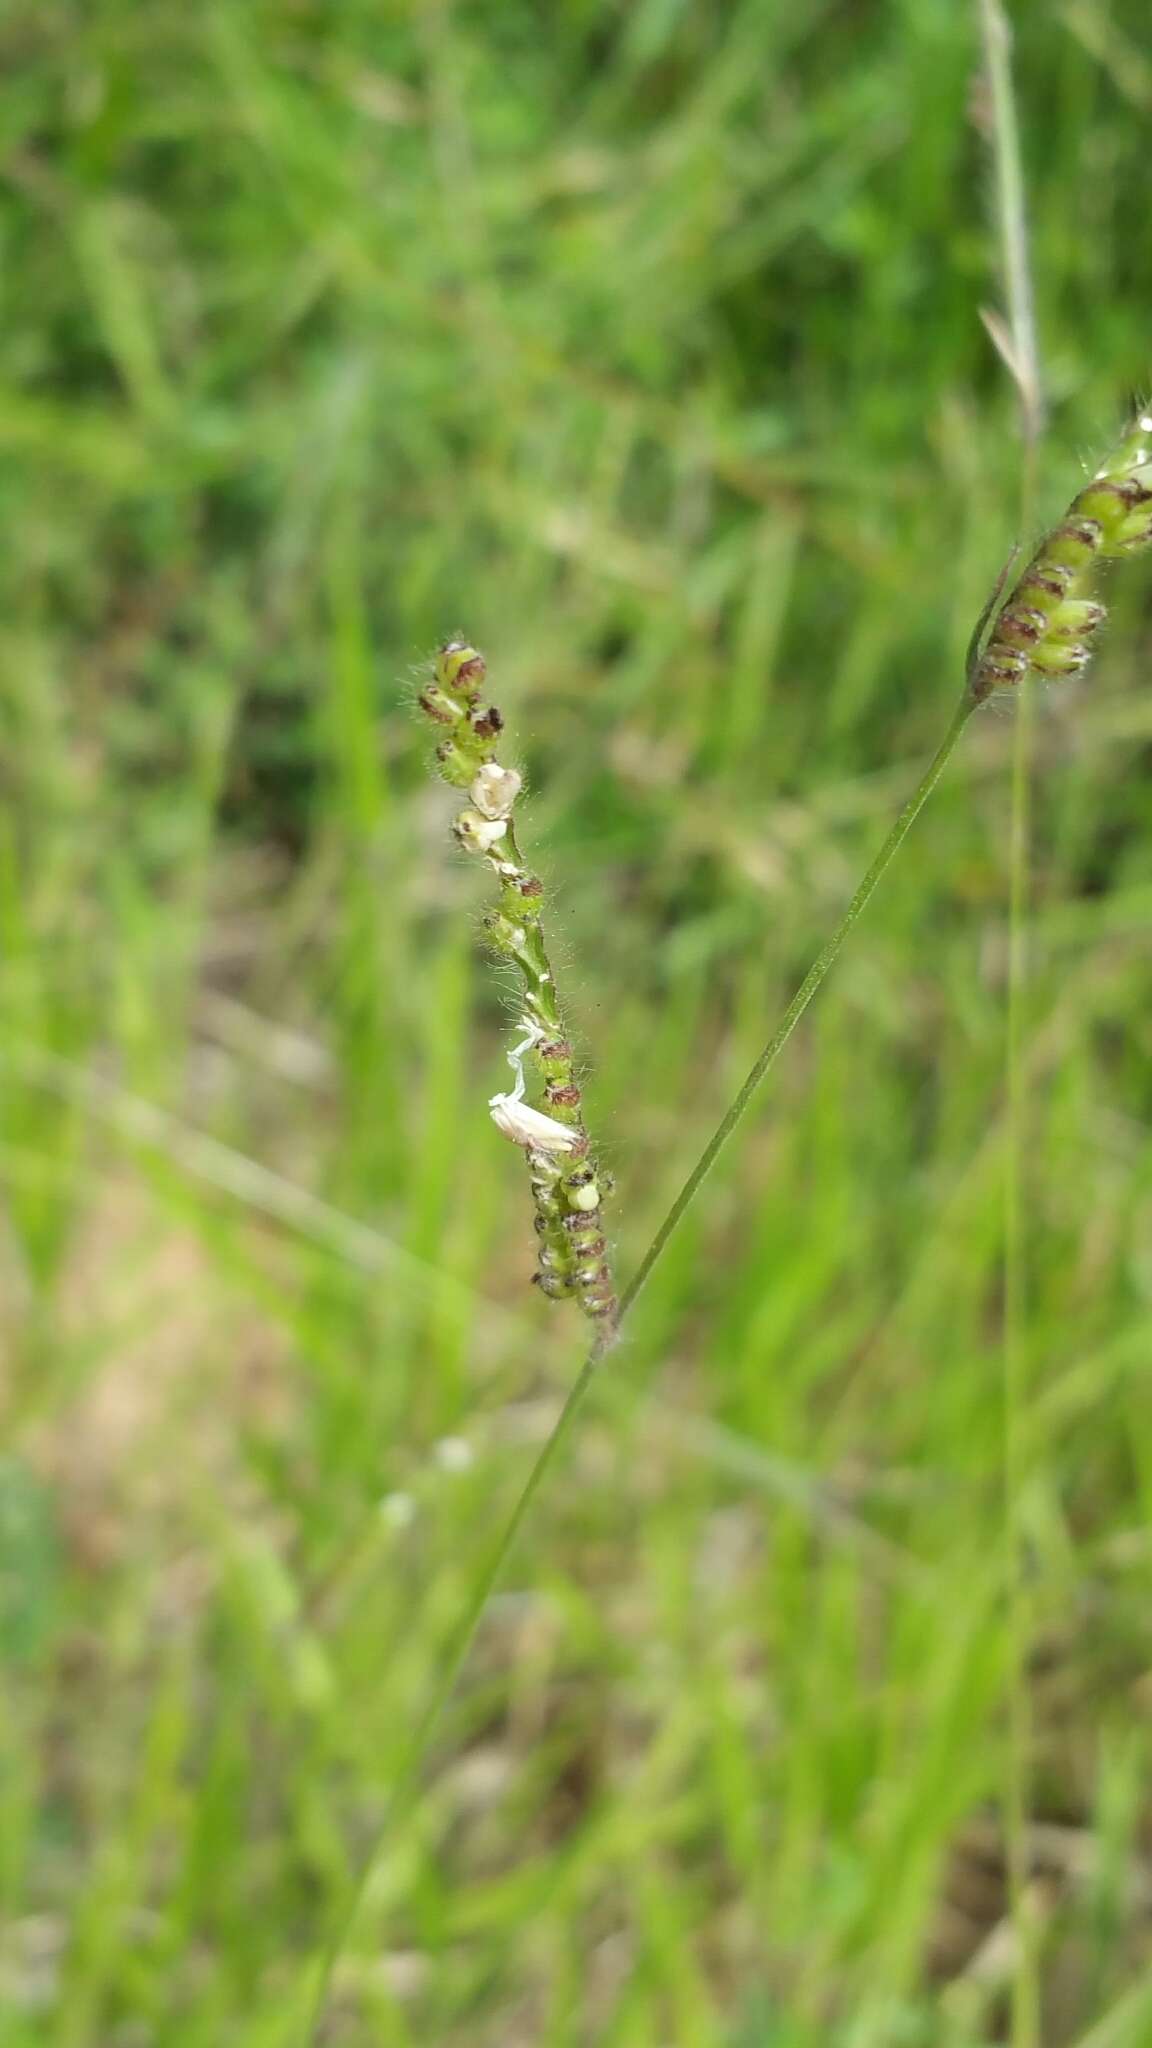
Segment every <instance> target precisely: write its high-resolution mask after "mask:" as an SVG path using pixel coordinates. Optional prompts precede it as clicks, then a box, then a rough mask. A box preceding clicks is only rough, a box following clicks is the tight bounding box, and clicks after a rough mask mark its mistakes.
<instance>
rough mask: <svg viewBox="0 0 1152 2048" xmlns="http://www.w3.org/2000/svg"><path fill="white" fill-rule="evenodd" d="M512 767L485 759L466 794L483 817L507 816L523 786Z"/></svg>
mask: <svg viewBox="0 0 1152 2048" xmlns="http://www.w3.org/2000/svg"><path fill="white" fill-rule="evenodd" d="M523 786H524V785H523V781H522V779H521V777H520V776H519V775H517V773H516V770H515V769H514V768H501V766H500V763H499V762H498V761H485V763H484V766H483V767H482V768H481V769H479V770H478V772H477V775H476V779H475V781H474V782H473V784H472V787H471V789H470V790H469V792H468V794H469V796H470V797H471V798H472V801H473V803H474V804H475V806H476V809H477V810H478V811H479V812H480V813H481V814H482V816H483V817H485V818H507V817H508V816H509V815H510V813H511V810H512V806H513V804H514V803H515V801H516V799H517V797H518V796H519V794H520V791H521V789H522V788H523Z"/></svg>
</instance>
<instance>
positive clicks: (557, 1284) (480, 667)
mask: <svg viewBox="0 0 1152 2048" xmlns="http://www.w3.org/2000/svg"><path fill="white" fill-rule="evenodd" d="M485 675H486V664H485V661H484V657H483V655H482V654H480V653H479V651H478V650H477V649H476V648H475V647H470V646H468V645H467V643H466V642H464V641H460V640H450V641H448V642H447V644H446V645H445V646H444V647H442V648H441V649H440V652H439V654H438V655H437V657H436V664H435V672H434V677H433V680H432V682H431V683H430V684H429V685H428V687H427V688H426V689H424V690H422V691H421V693H420V697H419V704H420V709H421V710H422V711H423V712H424V713H425V715H426V716H427V717H428V718H430V719H432V720H433V721H434V723H435V724H437V725H438V726H440V727H441V728H442V729H443V737H442V738H441V740H440V742H439V744H438V746H437V748H436V765H437V768H438V770H439V772H440V774H441V775H442V776H443V777H444V780H445V781H446V782H450V783H452V784H453V786H454V787H455V788H457V789H463V790H466V791H467V792H468V797H469V803H468V807H467V808H466V809H464V810H463V811H461V812H460V813H459V814H458V816H457V817H456V819H455V821H454V823H453V827H452V829H453V832H454V833H455V836H456V839H457V842H458V843H459V845H460V846H462V847H464V848H465V849H466V850H467V851H468V852H469V853H474V854H477V855H478V856H479V857H480V858H481V859H483V860H486V861H487V862H488V864H489V866H490V867H491V869H492V871H493V873H494V874H495V876H496V878H497V881H498V882H499V884H500V903H499V908H498V909H497V910H495V911H494V912H492V914H491V915H490V916H488V917H486V918H485V921H484V929H485V933H486V935H487V938H488V942H489V945H490V946H491V948H492V950H493V952H494V953H495V954H496V955H497V957H498V958H500V959H502V960H506V961H509V962H511V963H512V965H513V966H515V968H516V969H517V970H518V972H519V974H520V977H521V980H522V982H523V985H524V987H523V1002H524V1014H523V1016H522V1017H521V1019H520V1021H519V1024H518V1026H517V1029H518V1031H519V1032H521V1033H522V1035H521V1036H520V1037H519V1039H518V1042H517V1044H516V1046H515V1047H514V1048H513V1050H512V1051H511V1053H510V1054H509V1056H508V1057H509V1062H510V1064H511V1066H512V1069H513V1073H514V1074H515V1077H516V1078H515V1085H514V1087H513V1088H512V1090H511V1091H509V1092H504V1093H501V1094H498V1095H494V1096H493V1097H492V1098H491V1100H490V1102H489V1105H488V1106H489V1109H490V1111H491V1115H492V1121H493V1123H494V1124H495V1125H496V1128H497V1130H499V1131H500V1132H502V1133H503V1135H504V1136H505V1137H506V1138H510V1139H511V1140H512V1142H513V1144H516V1145H519V1146H520V1147H521V1148H522V1149H523V1152H524V1156H525V1158H526V1160H527V1162H528V1170H529V1175H530V1180H531V1187H532V1197H533V1201H534V1203H535V1209H536V1234H537V1237H538V1239H539V1247H538V1251H537V1268H536V1273H535V1276H534V1277H535V1281H536V1285H537V1286H538V1287H539V1288H540V1290H541V1292H542V1293H543V1294H545V1295H547V1296H548V1298H549V1299H550V1300H553V1301H562V1300H566V1299H568V1298H574V1299H575V1300H576V1301H578V1302H579V1304H580V1307H581V1308H582V1309H583V1310H584V1313H585V1315H587V1316H589V1317H590V1318H591V1319H592V1321H593V1322H594V1323H595V1324H596V1327H597V1333H598V1334H597V1343H598V1345H599V1346H600V1347H603V1345H604V1344H606V1343H607V1342H608V1340H609V1339H610V1338H611V1336H612V1334H613V1332H614V1330H615V1327H616V1319H617V1311H618V1304H617V1299H616V1292H615V1288H614V1286H613V1283H612V1272H611V1268H610V1266H609V1263H608V1243H607V1239H606V1238H605V1236H604V1219H603V1210H602V1203H603V1186H602V1182H603V1176H602V1175H600V1174H598V1172H597V1169H596V1165H595V1162H594V1160H593V1157H592V1151H591V1144H590V1141H589V1137H588V1132H587V1129H586V1127H585V1123H584V1113H583V1097H582V1091H581V1088H580V1083H579V1081H578V1080H577V1078H576V1068H575V1062H574V1059H573V1054H572V1046H571V1043H570V1041H569V1039H568V1037H567V1034H566V1031H565V1026H564V1018H563V1015H562V1013H561V1009H560V997H559V992H558V990H557V987H556V977H555V975H554V974H553V972H552V966H551V962H550V960H549V957H548V953H547V950H546V947H545V943H544V928H543V924H542V920H541V909H542V903H543V896H544V884H543V882H542V881H541V880H540V877H539V876H538V875H534V874H531V873H530V872H529V870H528V869H527V867H526V866H525V864H524V860H523V857H522V855H521V853H520V848H519V846H518V844H517V841H516V829H515V825H514V822H513V812H514V809H515V806H516V801H517V798H518V797H519V795H520V792H521V788H522V781H521V777H520V775H519V774H518V772H517V771H516V769H514V768H506V767H502V766H501V764H500V763H499V761H498V760H497V758H496V742H497V739H498V736H499V734H500V733H501V731H502V730H503V723H504V721H503V718H502V716H501V714H500V712H499V710H498V709H497V708H496V706H495V705H494V704H481V702H480V692H481V689H482V687H483V684H484V679H485ZM525 1056H529V1057H531V1058H532V1059H533V1060H534V1061H535V1063H536V1065H537V1067H538V1069H539V1072H540V1075H541V1078H542V1081H543V1101H544V1107H543V1108H542V1109H541V1108H537V1107H535V1106H534V1105H533V1104H532V1103H530V1102H529V1101H528V1100H527V1099H526V1084H525V1079H524V1059H525Z"/></svg>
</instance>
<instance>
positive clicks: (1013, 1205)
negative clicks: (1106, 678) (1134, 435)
mask: <svg viewBox="0 0 1152 2048" xmlns="http://www.w3.org/2000/svg"><path fill="white" fill-rule="evenodd" d="M980 28H981V40H982V43H983V47H984V59H985V64H986V67H987V73H988V83H989V90H990V95H991V104H992V134H991V142H992V159H993V168H994V175H995V184H996V208H995V213H996V226H997V232H998V236H999V241H1000V250H1001V262H1002V267H1003V272H1004V288H1005V293H1006V296H1007V301H1008V320H1009V328H1010V333H1011V343H1012V351H1011V364H1010V367H1011V369H1012V372H1013V375H1014V377H1015V381H1016V388H1017V393H1018V397H1019V402H1020V431H1021V439H1022V442H1023V462H1022V467H1021V484H1020V521H1021V527H1022V529H1023V530H1024V531H1025V532H1026V531H1027V529H1028V527H1029V526H1030V524H1031V521H1032V517H1033V509H1034V505H1035V497H1036V455H1037V447H1038V443H1039V437H1040V431H1041V427H1042V424H1043V410H1044V407H1043V386H1042V382H1041V375H1040V352H1039V347H1038V344H1037V339H1036V321H1035V313H1034V310H1033V308H1034V299H1033V291H1032V270H1031V263H1030V259H1029V244H1028V207H1027V192H1026V188H1025V183H1024V171H1023V166H1022V162H1021V156H1020V132H1019V124H1018V122H1017V119H1016V93H1015V86H1014V82H1013V77H1012V34H1011V27H1010V24H1009V21H1008V17H1007V14H1006V13H1005V11H1004V8H1003V6H1002V5H1001V0H980ZM1032 728H1033V692H1032V687H1031V685H1030V683H1029V681H1028V680H1027V679H1024V680H1022V681H1021V684H1020V687H1019V690H1018V691H1017V699H1016V731H1015V736H1014V743H1013V749H1012V822H1011V834H1010V852H1009V865H1010V905H1009V965H1008V1006H1007V1007H1008V1014H1007V1022H1006V1045H1005V1060H1006V1067H1007V1094H1008V1115H1007V1146H1006V1152H1005V1161H1004V1169H1005V1170H1004V1322H1003V1351H1002V1411H1001V1412H1002V1430H1003V1441H1002V1453H1001V1457H1002V1473H1003V1487H1004V1512H1003V1539H1004V1572H1005V1627H1006V1630H1007V1660H1008V1675H1007V1714H1008V1727H1007V1746H1008V1748H1007V1758H1006V1770H1005V1787H1004V1832H1005V1840H1006V1849H1007V1865H1008V1892H1009V1907H1010V1911H1011V1916H1012V1926H1013V1931H1014V1934H1015V1942H1016V1956H1015V1966H1014V1969H1013V1974H1012V2036H1011V2038H1012V2048H1037V2044H1038V2042H1039V2038H1040V1995H1039V1968H1038V1962H1039V1959H1038V1955H1037V1949H1036V1939H1035V1925H1034V1915H1033V1912H1032V1902H1031V1894H1030V1889H1029V1852H1028V1815H1029V1796H1028V1778H1029V1758H1030V1754H1031V1706H1030V1701H1029V1696H1028V1662H1029V1642H1030V1632H1031V1615H1030V1612H1029V1599H1028V1589H1027V1584H1026V1580H1025V1573H1024V1559H1023V1540H1022V1539H1023V1529H1022V1514H1023V1497H1024V1489H1025V1484H1026V1473H1025V1470H1024V1426H1025V1408H1026V1403H1027V1380H1028V1358H1027V1348H1028V1293H1027V1256H1028V1249H1027V1236H1026V1227H1027V1226H1026V1217H1027V1190H1026V1187H1025V1170H1026V1166H1025V1163H1026V1159H1027V1116H1028V1102H1027V1078H1026V1072H1025V1060H1024V1049H1025V1040H1026V1036H1027V989H1028V906H1029V895H1030V880H1031V875H1030V869H1031V794H1032V790H1031V784H1032V753H1033V730H1032Z"/></svg>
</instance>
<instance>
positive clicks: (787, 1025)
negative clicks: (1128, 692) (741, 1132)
mask: <svg viewBox="0 0 1152 2048" xmlns="http://www.w3.org/2000/svg"><path fill="white" fill-rule="evenodd" d="M975 708H976V707H975V701H974V699H973V697H972V696H971V694H970V692H969V691H968V690H967V689H966V690H965V692H964V695H963V697H962V698H961V700H960V704H959V706H958V708H957V711H956V715H955V717H954V718H953V720H952V723H951V725H950V726H949V728H948V731H947V732H946V733H945V735H944V738H943V740H942V741H941V743H940V746H939V747H938V748H937V750H936V753H935V754H934V755H933V757H932V760H931V761H930V762H929V764H928V767H927V768H926V769H925V771H924V774H923V776H922V777H921V779H920V781H919V782H918V784H917V785H916V788H915V789H914V790H913V792H912V795H911V796H910V797H909V798H908V801H907V803H906V804H905V805H904V807H903V809H902V810H901V812H900V814H899V816H898V817H897V818H896V820H895V822H894V824H893V826H892V829H891V831H890V832H889V834H888V837H887V838H886V839H885V841H884V844H883V846H882V847H881V848H880V851H879V853H878V854H877V855H876V858H875V860H874V861H873V862H872V865H871V867H870V868H869V869H868V872H867V873H866V875H865V876H864V879H863V880H862V882H861V883H860V886H859V888H858V889H857V891H856V894H855V895H854V896H853V898H852V901H851V903H850V904H849V905H848V908H847V910H846V911H845V913H844V916H843V917H842V919H841V921H840V923H839V924H838V925H837V927H836V930H835V931H834V932H833V934H832V936H831V938H830V939H829V940H828V942H827V944H826V945H825V946H824V947H823V948H822V949H821V951H820V953H819V954H818V955H817V957H816V959H815V960H814V961H813V962H812V965H811V967H810V968H809V969H808V972H807V974H806V975H805V976H804V979H803V981H802V982H801V984H800V986H799V988H798V989H797V991H796V993H795V995H794V996H793V998H792V1001H791V1002H790V1003H789V1005H788V1008H787V1009H786V1010H785V1012H784V1015H783V1017H782V1018H781V1019H780V1022H779V1024H778V1025H777V1027H776V1030H775V1031H774V1032H773V1034H772V1036H771V1038H770V1039H769V1040H768V1043H767V1045H766V1046H765V1047H764V1050H763V1052H762V1053H761V1054H760V1056H759V1058H758V1059H757V1061H756V1063H755V1065H754V1066H753V1067H752V1068H751V1070H750V1072H749V1073H748V1076H747V1078H746V1079H745V1081H744V1083H743V1085H742V1086H741V1088H740V1089H739V1091H738V1093H737V1094H736V1096H735V1099H734V1100H733V1102H732V1104H731V1107H730V1108H729V1109H727V1110H726V1111H725V1113H724V1115H723V1116H722V1117H721V1119H720V1122H719V1124H718V1125H717V1126H716V1129H715V1131H714V1132H713V1134H712V1136H711V1137H710V1138H709V1140H708V1143H707V1144H706V1145H705V1147H704V1150H703V1152H702V1153H701V1154H700V1157H699V1159H698V1160H697V1161H696V1164H695V1166H694V1167H693V1168H692V1171H691V1173H690V1174H689V1175H688V1178H687V1180H686V1181H685V1182H684V1185H683V1187H682V1188H681V1190H680V1192H679V1194H678V1195H677V1197H676V1199H675V1201H674V1202H673V1204H672V1207H671V1208H670V1209H669V1211H668V1214H667V1215H666V1216H665V1218H664V1221H663V1222H662V1223H661V1225H660V1227H659V1229H658V1230H657V1232H656V1235H655V1237H654V1238H653V1239H652V1242H651V1244H650V1245H649V1247H648V1249H647V1251H646V1252H645V1254H644V1256H643V1258H642V1259H641V1261H640V1264H639V1266H638V1267H637V1268H636V1271H635V1273H634V1274H633V1276H632V1279H631V1280H630V1281H629V1283H628V1286H627V1287H626V1288H625V1289H624V1292H623V1294H622V1295H621V1297H620V1313H621V1315H624V1314H626V1313H627V1311H628V1310H629V1309H630V1308H631V1306H632V1304H633V1302H634V1301H635V1299H636V1296H637V1295H638V1294H639V1292H640V1289H641V1288H642V1287H643V1286H644V1283H645V1281H646V1280H647V1279H648V1276H649V1274H650V1273H651V1271H652V1268H653V1266H654V1265H655V1264H656V1261H657V1259H658V1258H659V1257H660V1254H661V1252H662V1251H663V1250H664V1247H665V1245H666V1244H667V1242H668V1240H669V1238H670V1237H671V1235H672V1233H673V1231H674V1230H675V1228H676V1226H677V1224H678V1223H679V1221H680V1218H681V1217H682V1216H683V1214H684V1211H685V1210H686V1209H687V1207H688V1205H689V1203H690V1202H692V1201H693V1200H694V1199H695V1197H696V1194H697V1192H698V1190H699V1188H700V1186H701V1184H702V1182H703V1181H704V1180H705V1179H706V1177H707V1175H708V1174H709V1173H710V1172H711V1170H712V1168H713V1166H714V1165H715V1163H716V1161H717V1159H718V1158H719V1156H720V1153H721V1152H722V1151H723V1149H724V1147H725V1145H726V1144H727V1143H728V1140H729V1138H730V1137H731V1136H732V1133H733V1132H734V1130H735V1129H736V1126H737V1125H738V1124H739V1122H740V1121H741V1119H742V1117H743V1115H744V1112H745V1110H746V1109H747V1108H748V1105H749V1103H750V1102H751V1100H752V1097H753V1096H754V1095H755V1093H756V1090H757V1089H758V1088H759V1086H760V1083H761V1082H762V1081H763V1079H764V1077H765V1075H766V1074H767V1073H768V1070H769V1068H770V1067H772V1066H773V1065H774V1064H775V1062H776V1060H777V1059H778V1058H779V1056H780V1054H781V1053H782V1052H783V1050H784V1047H785V1046H786V1045H787V1043H788V1040H789V1039H790V1038H791V1036H792V1033H793V1032H794V1031H795V1029H796V1026H797V1024H798V1023H799V1022H800V1019H801V1017H802V1016H803V1015H804V1012H805V1010H806V1009H807V1008H808V1005H809V1003H810V1002H811V1001H812V998H813V996H814V995H815V994H816V991H817V989H818V988H819V987H820V984H821V982H822V981H823V980H824V978H825V976H826V975H827V974H828V972H829V970H830V968H832V967H833V966H834V965H835V962H836V959H837V957H838V955H839V953H840V951H841V949H842V947H843V945H844V942H845V940H846V939H847V937H848V935H849V933H850V932H851V931H852V928H853V926H854V925H855V924H856V923H857V922H858V920H859V918H860V916H861V915H862V913H863V911H864V909H865V908H866V906H867V904H868V901H869V899H870V897H871V896H872V894H873V891H874V890H875V889H876V887H877V884H878V883H879V882H880V881H881V880H882V879H883V877H884V875H885V874H886V873H887V870H888V868H889V867H890V866H891V864H892V862H893V860H894V859H895V857H896V854H897V853H898V852H899V850H900V848H901V846H902V845H903V843H904V840H905V839H906V838H907V836H908V833H909V832H910V831H911V829H912V826H913V825H914V824H915V822H916V820H917V818H918V817H919V815H920V813H921V811H922V810H923V808H924V806H925V804H926V803H927V801H928V799H929V797H930V796H931V794H932V791H933V790H934V789H935V787H936V784H937V783H938V782H939V780H940V777H941V776H942V775H943V773H944V770H945V768H946V767H947V765H948V762H949V760H950V759H951V756H952V753H953V751H954V749H955V747H956V743H957V741H958V740H959V738H960V735H961V733H962V732H963V730H964V727H965V726H966V725H967V723H968V720H969V718H970V717H971V716H972V713H973V711H974V710H975Z"/></svg>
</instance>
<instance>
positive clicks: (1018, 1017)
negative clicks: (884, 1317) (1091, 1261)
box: [1002, 682, 1040, 2048]
mask: <svg viewBox="0 0 1152 2048" xmlns="http://www.w3.org/2000/svg"><path fill="white" fill-rule="evenodd" d="M1033 709H1034V707H1033V693H1032V686H1031V685H1030V684H1029V683H1028V682H1024V683H1022V684H1021V686H1020V691H1019V694H1018V699H1017V706H1016V732H1015V736H1014V744H1013V749H1012V825H1011V841H1010V849H1009V873H1010V900H1009V941H1008V949H1009V950H1008V1015H1007V1028H1006V1049H1005V1051H1006V1067H1007V1093H1008V1115H1007V1132H1006V1137H1007V1145H1006V1151H1005V1160H1004V1324H1003V1406H1002V1413H1003V1451H1002V1463H1003V1485H1004V1524H1003V1528H1004V1553H1005V1555H1004V1570H1005V1585H1006V1600H1005V1624H1006V1628H1007V1632H1008V1645H1007V1649H1008V1687H1007V1705H1008V1728H1007V1736H1008V1757H1007V1771H1006V1783H1005V1791H1004V1832H1005V1839H1006V1847H1007V1865H1008V1892H1009V1904H1010V1908H1011V1914H1012V1923H1013V1929H1014V1932H1015V1937H1016V1963H1015V1969H1014V1971H1013V1979H1012V2037H1011V2038H1012V2048H1037V2044H1038V2042H1039V2039H1040V2004H1039V2000H1040V1994H1039V1974H1038V1957H1037V1954H1036V1940H1035V1926H1034V1914H1033V1909H1032V1899H1031V1890H1030V1884H1029V1863H1030V1858H1029V1847H1028V1816H1029V1805H1030V1801H1029V1796H1028V1779H1029V1757H1030V1753H1031V1743H1032V1725H1031V1724H1032V1713H1031V1702H1030V1699H1029V1692H1028V1661H1029V1642H1030V1637H1031V1625H1032V1617H1031V1613H1030V1600H1029V1595H1028V1586H1027V1581H1026V1576H1025V1564H1024V1556H1023V1548H1024V1530H1023V1526H1022V1524H1023V1510H1024V1493H1025V1485H1026V1472H1025V1411H1026V1403H1027V1394H1028V1285H1027V1256H1028V1245H1027V1224H1026V1218H1027V1190H1026V1187H1025V1170H1026V1169H1025V1162H1026V1160H1027V1156H1028V1151H1027V1139H1028V1083H1027V1073H1026V1066H1025V1047H1026V1042H1027V1028H1028V906H1029V897H1030V893H1031V891H1030V883H1031V829H1032V827H1031V812H1032V737H1033V735H1032V727H1033Z"/></svg>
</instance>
